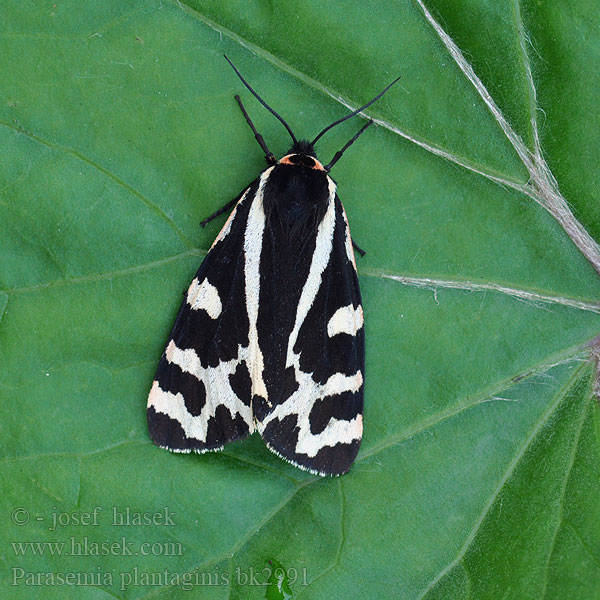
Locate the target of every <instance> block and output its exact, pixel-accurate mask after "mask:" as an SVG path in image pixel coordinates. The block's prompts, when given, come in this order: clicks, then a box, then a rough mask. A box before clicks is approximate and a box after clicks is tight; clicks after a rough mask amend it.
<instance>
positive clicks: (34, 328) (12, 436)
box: [0, 0, 600, 600]
mask: <svg viewBox="0 0 600 600" xmlns="http://www.w3.org/2000/svg"><path fill="white" fill-rule="evenodd" d="M2 17H3V18H2V20H1V21H0V52H1V54H2V57H3V60H2V61H1V63H0V69H1V74H2V81H3V86H2V91H1V93H0V147H2V149H3V152H2V158H1V159H0V219H1V221H2V225H3V226H2V235H1V236H0V364H1V371H0V374H1V375H0V394H1V397H2V403H1V405H0V406H1V410H2V419H1V425H0V427H1V435H2V440H3V444H2V458H0V461H1V465H2V472H1V482H2V496H1V499H0V506H1V514H2V516H3V519H4V527H3V528H2V533H1V534H0V537H1V541H0V547H1V548H2V551H1V553H0V556H1V557H2V564H1V566H0V575H1V577H2V579H1V582H0V585H1V586H2V597H3V598H39V597H40V596H41V595H43V597H44V598H49V599H53V598H60V599H61V600H62V599H63V598H77V599H81V598H84V599H87V598H90V599H94V600H95V599H104V598H111V597H116V598H127V599H129V598H154V597H161V598H190V597H194V598H195V597H198V598H203V599H204V598H240V599H241V598H244V599H245V598H265V597H267V598H269V597H290V596H291V597H293V598H294V599H296V598H318V599H321V598H337V597H353V598H406V599H413V598H414V599H426V600H432V599H434V598H452V599H460V598H465V599H466V598H477V599H486V598H490V599H494V600H496V599H497V598H503V599H509V598H514V599H518V600H522V599H524V598H532V599H533V598H535V599H537V598H547V599H550V598H569V599H571V598H574V599H582V600H590V599H592V598H600V592H599V590H600V519H599V518H598V511H597V507H596V505H597V490H598V485H599V484H600V468H599V466H598V465H599V464H600V442H599V439H600V426H599V423H600V412H599V409H598V403H597V402H596V401H595V399H594V395H593V389H594V386H595V385H596V386H597V385H598V384H597V382H596V381H595V379H597V373H596V365H595V363H594V362H593V361H592V358H593V357H594V355H597V354H598V341H597V340H598V337H597V336H598V335H599V334H600V302H599V297H600V276H599V275H598V273H599V272H600V251H599V249H598V245H597V243H596V242H595V241H594V237H595V238H598V236H600V213H599V211H598V206H597V202H596V199H597V197H598V193H599V192H600V179H599V175H598V171H597V169H595V168H594V167H595V162H596V161H595V157H596V156H597V155H598V151H599V150H600V149H599V148H598V143H599V142H598V140H599V139H600V136H599V133H600V131H599V130H600V118H599V117H598V112H597V110H596V107H597V105H598V102H599V100H600V98H598V86H597V85H595V84H594V80H595V74H596V73H597V71H598V67H599V61H600V54H599V48H600V45H599V42H598V36H597V34H596V31H597V27H598V14H597V11H596V10H595V5H594V4H593V3H592V2H589V1H588V0H585V1H582V2H579V3H577V5H576V6H575V5H574V6H571V5H570V4H568V3H565V4H564V5H557V4H556V3H554V4H552V5H550V4H547V3H539V2H529V1H528V0H521V2H518V1H517V0H515V1H514V2H508V3H498V2H487V1H480V0H477V1H475V0H453V1H451V2H439V1H437V0H428V1H427V2H425V3H423V2H422V1H421V0H413V1H410V2H409V1H405V2H347V3H325V4H324V3H322V2H316V1H313V0H305V1H304V2H302V3H289V2H254V3H248V2H241V0H233V1H231V2H210V1H208V0H190V1H189V2H187V3H182V2H175V1H171V0H156V1H154V0H151V1H149V2H138V1H134V0H132V1H128V2H116V1H115V0H108V1H106V2H102V3H94V2H92V3H85V4H81V3H75V2H72V1H70V2H69V1H65V2H56V3H48V4H41V3H35V2H29V3H27V2H26V3H17V2H8V3H5V6H4V7H3V11H2ZM224 53H225V54H227V55H228V56H229V57H230V58H231V59H232V60H233V61H234V62H235V64H236V65H237V66H238V67H239V69H240V70H241V72H242V73H243V74H244V75H245V76H246V77H247V78H248V80H249V81H250V82H251V83H252V85H253V86H254V87H255V88H256V89H257V90H258V91H259V92H260V93H261V95H263V96H264V98H265V99H266V100H267V101H268V102H269V103H270V104H271V105H272V106H273V107H274V108H275V109H276V110H277V111H279V112H281V113H282V115H283V116H284V117H285V118H286V120H288V122H289V123H290V125H291V127H292V128H293V129H294V131H295V132H296V133H297V134H298V135H301V136H302V137H310V136H311V135H312V136H314V135H315V134H316V132H318V131H319V130H320V129H322V128H323V127H324V126H325V125H326V124H328V123H330V122H332V121H334V120H335V119H337V118H339V117H340V116H342V115H344V114H346V113H347V111H348V108H349V107H357V106H359V105H360V104H361V103H363V102H366V101H367V100H369V99H370V98H371V97H373V96H374V95H375V94H376V93H377V92H378V91H379V90H380V89H382V87H383V86H384V85H385V84H387V83H389V82H390V81H391V80H392V79H393V78H394V77H396V76H397V75H401V76H402V80H401V83H399V84H398V85H397V86H395V87H394V88H392V89H391V90H390V91H389V92H388V94H386V96H384V97H383V98H382V99H381V100H380V101H379V102H378V103H377V104H375V105H374V106H373V107H372V108H371V109H370V110H369V111H368V113H369V115H370V116H371V117H373V118H374V119H375V120H376V121H377V122H378V123H379V125H380V126H379V127H377V128H371V129H370V130H369V131H368V132H367V133H365V135H363V136H362V137H361V138H360V140H359V141H358V142H357V143H356V144H355V145H354V146H353V147H352V148H351V149H350V150H349V151H348V152H347V153H346V154H345V155H344V158H343V160H341V161H340V162H339V163H338V164H336V166H335V169H334V176H335V178H336V181H337V182H338V186H339V193H340V196H341V198H342V200H343V201H344V204H345V206H346V210H347V212H348V214H349V218H350V223H351V227H352V232H353V236H354V237H355V239H356V241H357V243H358V244H359V245H361V246H362V247H364V248H365V249H366V250H367V256H366V257H365V258H363V259H361V260H359V274H360V278H361V286H362V290H363V300H364V308H365V327H366V336H367V373H366V396H365V437H364V441H363V445H362V447H361V451H360V453H359V456H358V459H357V461H356V463H355V465H354V467H353V468H352V470H351V471H350V473H349V474H347V475H345V476H343V477H340V478H337V479H329V478H328V479H322V478H319V477H315V476H312V475H309V474H307V473H304V472H302V471H300V470H298V469H296V468H294V467H292V466H291V465H288V464H287V463H285V462H283V461H281V460H280V459H279V458H277V457H276V456H274V455H272V454H271V453H270V452H269V451H268V450H267V449H266V448H265V447H264V445H263V443H262V441H261V440H260V439H258V438H257V437H253V438H251V439H248V440H245V441H243V442H241V443H236V444H232V445H231V446H229V447H228V448H226V449H225V450H224V451H223V452H221V453H215V454H209V455H202V456H196V455H194V456H189V455H185V456H184V455H175V454H171V453H168V452H165V451H163V450H161V449H159V448H157V447H155V446H154V445H152V444H151V442H150V440H149V438H148V434H147V430H146V422H145V403H146V397H147V393H148V391H149V387H150V383H151V381H152V376H153V373H154V369H155V368H156V365H157V361H158V357H159V356H160V352H161V351H162V347H163V344H164V341H165V338H166V335H167V333H168V331H169V328H170V326H171V324H172V321H173V319H174V316H175V314H176V311H177V309H178V307H179V303H180V300H181V292H182V291H183V290H184V289H185V288H186V286H187V285H188V283H189V281H190V279H191V277H192V276H193V273H194V272H195V270H196V269H197V267H198V265H199V263H200V261H201V260H202V257H203V256H204V254H205V252H206V250H207V249H208V248H209V247H210V244H211V242H212V240H213V239H214V237H215V235H216V232H217V231H218V229H219V227H220V225H221V223H220V222H215V223H212V224H211V225H210V226H208V227H207V228H206V229H205V230H203V229H200V228H199V226H198V225H199V222H200V221H201V220H202V218H204V217H206V216H207V215H209V214H210V213H211V212H213V211H214V210H216V209H217V208H219V207H220V206H222V205H223V204H225V203H226V202H227V201H229V200H230V199H231V198H233V197H234V196H235V195H236V194H238V193H239V191H240V190H241V189H242V188H243V187H244V186H245V185H247V184H248V183H249V182H250V181H251V180H252V179H253V178H254V177H255V176H256V174H257V173H258V172H259V171H260V169H262V168H263V167H264V160H263V157H262V153H261V151H260V148H259V147H258V145H257V144H256V142H255V140H254V139H253V136H252V134H251V132H250V131H249V130H248V128H247V126H246V124H245V122H244V119H243V117H242V115H241V114H240V112H239V109H238V107H237V105H236V103H235V101H234V100H233V96H234V94H236V93H240V94H241V95H242V96H243V98H244V100H245V101H246V104H247V107H248V110H249V112H250V114H251V116H252V118H253V120H254V121H255V123H256V125H257V127H258V129H259V130H260V131H261V133H262V134H263V135H264V137H265V139H266V140H267V141H268V144H269V147H270V148H271V150H272V151H273V152H274V153H275V154H276V155H278V156H281V154H282V153H283V152H285V150H286V149H287V148H288V146H289V139H288V138H287V134H286V132H285V131H284V129H283V128H282V127H281V124H280V123H278V122H277V120H275V119H274V118H273V117H272V116H271V115H269V114H268V113H267V112H266V111H265V110H264V109H262V107H260V105H258V103H256V102H255V101H254V100H252V98H251V97H250V95H249V94H248V92H247V91H246V90H245V89H244V88H243V86H242V85H241V83H240V82H239V80H238V79H237V78H236V77H235V74H234V73H233V72H232V71H231V69H230V67H229V66H228V65H227V64H226V62H225V61H224V59H223V58H222V54H224ZM360 125H361V123H359V122H357V119H354V120H351V121H349V122H347V123H344V124H343V125H340V126H339V127H337V128H336V129H334V130H332V131H331V132H330V133H328V134H327V135H326V136H325V137H324V138H323V140H322V142H319V146H318V151H319V153H320V156H321V158H323V160H328V159H329V158H330V157H332V156H333V154H334V153H335V151H337V150H339V149H340V148H341V146H342V145H343V144H344V143H345V142H346V141H347V140H348V139H350V138H351V137H352V135H354V133H355V132H356V131H357V130H358V128H359V127H360ZM38 542H39V543H40V544H42V545H36V544H37V543H38ZM46 543H52V544H55V545H53V546H48V545H46V546H44V545H43V544H46ZM61 544H62V546H61ZM275 568H277V569H281V571H279V570H278V571H277V573H278V574H277V575H274V573H275V571H274V569H275ZM278 594H279V595H278Z"/></svg>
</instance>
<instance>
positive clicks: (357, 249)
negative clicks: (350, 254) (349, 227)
mask: <svg viewBox="0 0 600 600" xmlns="http://www.w3.org/2000/svg"><path fill="white" fill-rule="evenodd" d="M352 247H353V248H354V249H355V250H356V251H357V252H358V253H359V254H360V255H361V257H363V256H364V255H365V254H366V252H365V251H364V250H363V249H362V248H361V247H360V246H359V245H358V244H357V243H356V242H355V241H354V240H352Z"/></svg>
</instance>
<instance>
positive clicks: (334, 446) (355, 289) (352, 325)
mask: <svg viewBox="0 0 600 600" xmlns="http://www.w3.org/2000/svg"><path fill="white" fill-rule="evenodd" d="M332 210H333V222H334V227H333V239H332V243H331V248H330V255H329V260H328V262H327V266H326V267H325V269H324V270H323V272H322V274H321V281H320V285H319V287H318V290H317V292H316V295H315V296H314V300H313V301H312V304H311V306H310V308H309V310H308V312H307V313H306V316H305V318H304V321H303V322H302V324H301V326H300V328H299V330H298V335H297V338H296V340H295V343H294V344H293V348H292V350H293V367H294V377H295V380H296V381H295V382H293V383H292V384H291V385H290V383H289V382H286V383H282V385H284V386H285V387H287V388H289V389H291V393H290V394H289V395H288V397H287V398H286V399H285V400H284V401H283V402H281V403H280V404H278V405H276V406H275V407H274V408H273V410H272V411H271V412H270V413H269V414H268V415H267V416H266V417H265V418H264V419H263V420H262V421H259V422H258V423H257V428H258V430H259V431H260V433H261V435H262V437H263V439H264V441H265V443H266V444H267V446H268V447H269V448H270V449H271V450H272V451H273V452H275V453H276V454H278V455H279V456H281V457H282V458H284V459H285V460H287V461H289V462H291V463H292V464H294V465H296V466H298V467H300V468H302V469H305V470H308V471H311V472H313V473H318V474H321V475H340V474H342V473H345V472H346V471H348V469H349V468H350V466H351V465H352V463H353V462H354V459H355V457H356V454H357V453H358V449H359V446H360V442H361V439H362V409H363V381H364V362H365V360H364V347H365V342H364V329H363V312H362V304H361V296H360V289H359V284H358V276H357V273H356V264H355V260H354V250H353V248H352V238H351V237H350V229H349V226H348V220H347V218H346V214H345V211H344V208H343V205H342V203H341V201H340V199H339V198H338V196H337V195H335V199H334V201H333V202H332ZM327 218H328V217H327V214H326V215H325V217H324V221H325V220H326V219H327ZM318 235H321V234H320V233H319V234H318ZM318 248H319V240H318V239H317V251H318ZM307 285H308V284H307ZM292 342H293V340H292Z"/></svg>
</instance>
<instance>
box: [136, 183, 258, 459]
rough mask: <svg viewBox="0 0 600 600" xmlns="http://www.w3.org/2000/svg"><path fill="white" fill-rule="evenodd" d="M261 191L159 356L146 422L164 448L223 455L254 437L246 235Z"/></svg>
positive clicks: (204, 274) (234, 225) (238, 216)
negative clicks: (233, 443)
mask: <svg viewBox="0 0 600 600" xmlns="http://www.w3.org/2000/svg"><path fill="white" fill-rule="evenodd" d="M257 185H258V183H257V182H254V183H253V184H252V185H251V186H250V187H249V188H248V189H247V190H246V191H245V192H244V193H243V194H242V195H241V197H240V200H239V201H238V203H237V204H236V206H235V208H234V209H233V211H232V213H231V215H230V216H229V218H228V220H227V222H226V223H225V225H224V226H223V228H222V229H221V232H220V233H219V235H218V236H217V238H216V240H215V242H214V243H213V245H212V247H211V249H210V250H209V252H208V254H207V255H206V257H205V259H204V261H203V263H202V264H201V265H200V268H199V270H198V272H197V273H196V276H195V278H194V279H193V281H192V283H191V285H190V287H189V289H188V290H187V292H186V293H185V299H184V301H183V303H182V305H181V308H180V310H179V313H178V315H177V318H176V320H175V324H174V325H173V329H172V331H171V333H170V334H169V340H168V342H167V346H166V348H165V351H164V352H163V354H162V356H161V359H160V362H159V365H158V369H157V372H156V376H155V379H154V382H153V384H152V389H151V391H150V395H149V397H148V407H147V417H148V429H149V432H150V436H151V437H152V440H153V441H154V443H155V444H157V445H158V446H161V447H162V448H165V449H168V450H172V451H174V452H191V451H194V452H207V451H210V450H220V449H221V448H222V447H223V445H224V444H226V443H227V442H231V441H233V440H236V439H240V438H244V437H246V436H247V435H249V434H250V433H252V432H253V431H254V424H253V417H252V409H251V380H250V374H249V371H248V366H247V362H246V359H247V350H248V316H247V311H246V306H245V290H244V234H245V229H246V222H247V219H248V211H249V207H250V205H251V203H252V200H253V198H254V196H255V194H256V189H257Z"/></svg>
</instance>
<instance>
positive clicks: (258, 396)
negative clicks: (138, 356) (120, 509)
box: [147, 57, 398, 475]
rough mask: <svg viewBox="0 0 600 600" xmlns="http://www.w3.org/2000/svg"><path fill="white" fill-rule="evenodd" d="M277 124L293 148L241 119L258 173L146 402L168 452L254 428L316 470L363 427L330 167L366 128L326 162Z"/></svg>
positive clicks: (351, 304) (342, 226) (354, 301)
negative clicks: (260, 161)
mask: <svg viewBox="0 0 600 600" xmlns="http://www.w3.org/2000/svg"><path fill="white" fill-rule="evenodd" d="M225 58H226V59H227V61H228V62H229V64H230V65H231V66H232V67H233V69H234V71H235V73H236V74H237V76H238V77H239V78H240V80H241V81H242V83H243V84H244V85H245V86H246V88H247V89H248V90H249V91H250V92H251V93H252V94H253V96H254V97H255V98H256V99H257V100H258V101H259V102H260V103H261V104H262V105H263V106H264V107H265V108H266V109H267V110H268V111H269V112H271V113H272V114H273V115H274V116H275V117H276V118H277V119H279V121H280V122H281V123H282V124H283V125H284V127H285V128H286V130H287V132H288V133H289V135H290V137H291V138H292V142H293V144H292V147H291V149H290V150H289V151H288V152H287V153H286V154H285V156H283V157H282V158H280V159H279V160H277V159H276V158H275V156H274V155H273V153H271V152H270V151H269V149H268V147H267V144H266V143H265V141H264V139H263V137H262V136H261V135H260V133H258V131H257V130H256V128H255V126H254V124H253V123H252V120H251V119H250V117H249V116H248V113H247V112H246V109H245V107H244V105H243V103H242V101H241V99H240V97H239V96H235V99H236V101H237V103H238V104H239V107H240V109H241V111H242V114H243V116H244V118H245V120H246V122H247V123H248V125H249V126H250V128H251V129H252V132H253V133H254V136H255V138H256V140H257V142H258V143H259V145H260V147H261V148H262V150H263V151H264V153H265V159H266V161H267V168H266V169H265V170H264V171H263V172H262V173H260V175H259V176H258V178H257V179H256V180H254V181H253V182H252V183H251V184H250V185H249V186H248V187H247V188H246V189H245V190H244V191H243V192H242V193H241V194H240V195H239V196H238V197H237V198H235V199H234V200H232V201H231V202H229V203H227V204H226V205H225V206H223V208H221V209H220V210H218V211H217V212H215V213H214V214H213V215H211V216H210V217H208V218H207V219H205V220H204V221H203V222H202V226H205V225H206V224H207V223H208V222H210V221H211V220H212V219H214V218H216V217H218V216H219V215H221V214H223V213H225V212H227V211H228V210H230V209H231V208H233V210H232V212H231V214H230V215H229V218H228V219H227V221H226V222H225V225H224V226H223V228H222V229H221V231H220V233H219V235H218V236H217V238H216V239H215V241H214V243H213V245H212V246H211V248H210V250H209V252H208V254H207V255H206V257H205V259H204V261H203V263H202V264H201V266H200V268H199V270H198V272H197V273H196V276H195V278H194V279H193V281H192V283H191V285H190V287H189V289H188V290H187V293H185V299H184V301H183V303H182V306H181V308H180V310H179V314H178V315H177V318H176V321H175V324H174V326H173V329H172V331H171V333H170V335H169V339H168V343H167V346H166V348H165V351H164V352H163V354H162V356H161V359H160V362H159V365H158V370H157V372H156V376H155V379H154V382H153V384H152V389H151V391H150V395H149V398H148V407H147V417H148V428H149V432H150V436H151V437H152V440H153V441H154V443H156V444H157V445H158V446H160V447H161V448H165V449H167V450H171V451H173V452H192V451H193V452H200V453H202V452H208V451H215V450H221V449H222V448H223V447H224V445H225V444H227V443H228V442H232V441H234V440H239V439H242V438H245V437H247V436H248V435H250V434H251V433H253V432H254V431H258V432H259V433H260V435H261V436H262V438H263V440H264V442H265V444H266V445H267V447H268V448H269V449H270V450H272V451H273V452H274V453H275V454H277V455H279V456H280V457H282V458H283V459H285V460H287V461H288V462H290V463H292V464H293V465H295V466H297V467H300V468H301V469H305V470H307V471H311V472H312V473H316V474H320V475H340V474H342V473H345V472H347V471H348V469H349V468H350V466H351V465H352V463H353V461H354V459H355V457H356V454H357V452H358V449H359V446H360V442H361V439H362V431H363V417H362V412H363V388H364V370H365V354H364V353H365V337H364V329H363V309H362V305H361V295H360V289H359V286H358V277H357V273H356V263H355V260H354V248H355V249H356V250H357V251H358V252H359V253H361V254H364V252H363V251H362V250H361V249H360V248H359V247H358V246H356V244H354V243H353V241H352V238H351V236H350V229H349V227H348V219H347V218H346V213H345V211H344V207H343V206H342V203H341V201H340V199H339V197H338V195H337V193H336V183H335V181H334V180H333V179H332V178H331V177H330V175H329V172H330V170H331V168H332V167H333V165H334V164H335V163H336V162H337V161H338V160H339V159H340V158H341V156H342V154H343V153H344V152H345V151H346V150H347V149H348V147H349V146H350V145H351V144H353V143H354V142H355V141H356V139H357V138H358V137H359V136H360V135H361V134H362V133H363V132H364V131H365V130H366V129H367V127H369V126H370V125H371V124H372V121H368V122H367V123H366V124H365V125H364V126H363V127H362V129H360V131H359V132H358V133H357V134H356V135H355V136H354V137H353V138H352V139H351V140H350V141H349V142H347V143H346V144H345V145H344V146H343V148H342V149H341V150H340V151H338V152H337V153H336V154H335V155H334V157H333V159H332V160H331V161H330V162H329V163H328V164H326V165H323V164H322V163H321V162H320V161H319V160H318V158H317V155H316V153H315V144H316V143H317V141H318V140H319V139H320V138H321V137H322V136H323V135H324V134H325V133H326V132H328V131H329V130H330V129H331V128H332V127H335V126H336V125H339V124H340V123H342V122H344V121H346V120H347V119H350V118H352V117H354V116H355V115H357V114H358V113H360V112H361V111H363V110H365V109H366V108H367V107H369V106H370V105H371V104H373V102H375V101H376V100H378V99H379V98H380V97H381V96H382V95H383V94H384V93H385V92H386V91H387V90H388V89H389V88H390V87H391V86H392V85H393V84H394V83H396V81H398V79H396V80H395V81H393V82H392V83H391V84H390V85H388V86H387V87H386V88H385V89H384V90H383V91H382V92H380V93H379V94H378V95H377V96H375V98H373V99H372V100H371V101H370V102H367V104H365V105H364V106H361V107H360V108H359V109H357V110H355V111H353V112H351V113H350V114H347V115H346V116H344V117H342V118H340V119H338V120H337V121H334V122H333V123H331V124H330V125H328V126H327V127H325V129H323V130H322V131H321V132H320V133H319V134H318V135H317V136H316V137H315V138H314V139H313V140H312V141H311V142H309V141H306V140H300V141H299V140H298V139H297V138H296V136H295V135H294V133H293V132H292V130H291V128H290V126H289V125H288V124H287V123H286V121H285V120H284V119H283V118H282V117H281V116H280V115H279V114H277V113H276V112H275V111H274V110H273V109H272V108H271V107H270V106H269V105H268V104H267V103H266V102H265V101H264V100H263V99H262V98H261V97H260V96H259V95H258V94H257V93H256V92H255V91H254V89H252V87H251V86H250V84H249V83H248V82H247V81H246V80H245V79H244V78H243V77H242V75H241V74H240V72H239V71H238V70H237V68H236V67H235V66H234V65H233V63H232V62H231V61H230V60H229V59H228V58H227V57H225Z"/></svg>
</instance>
